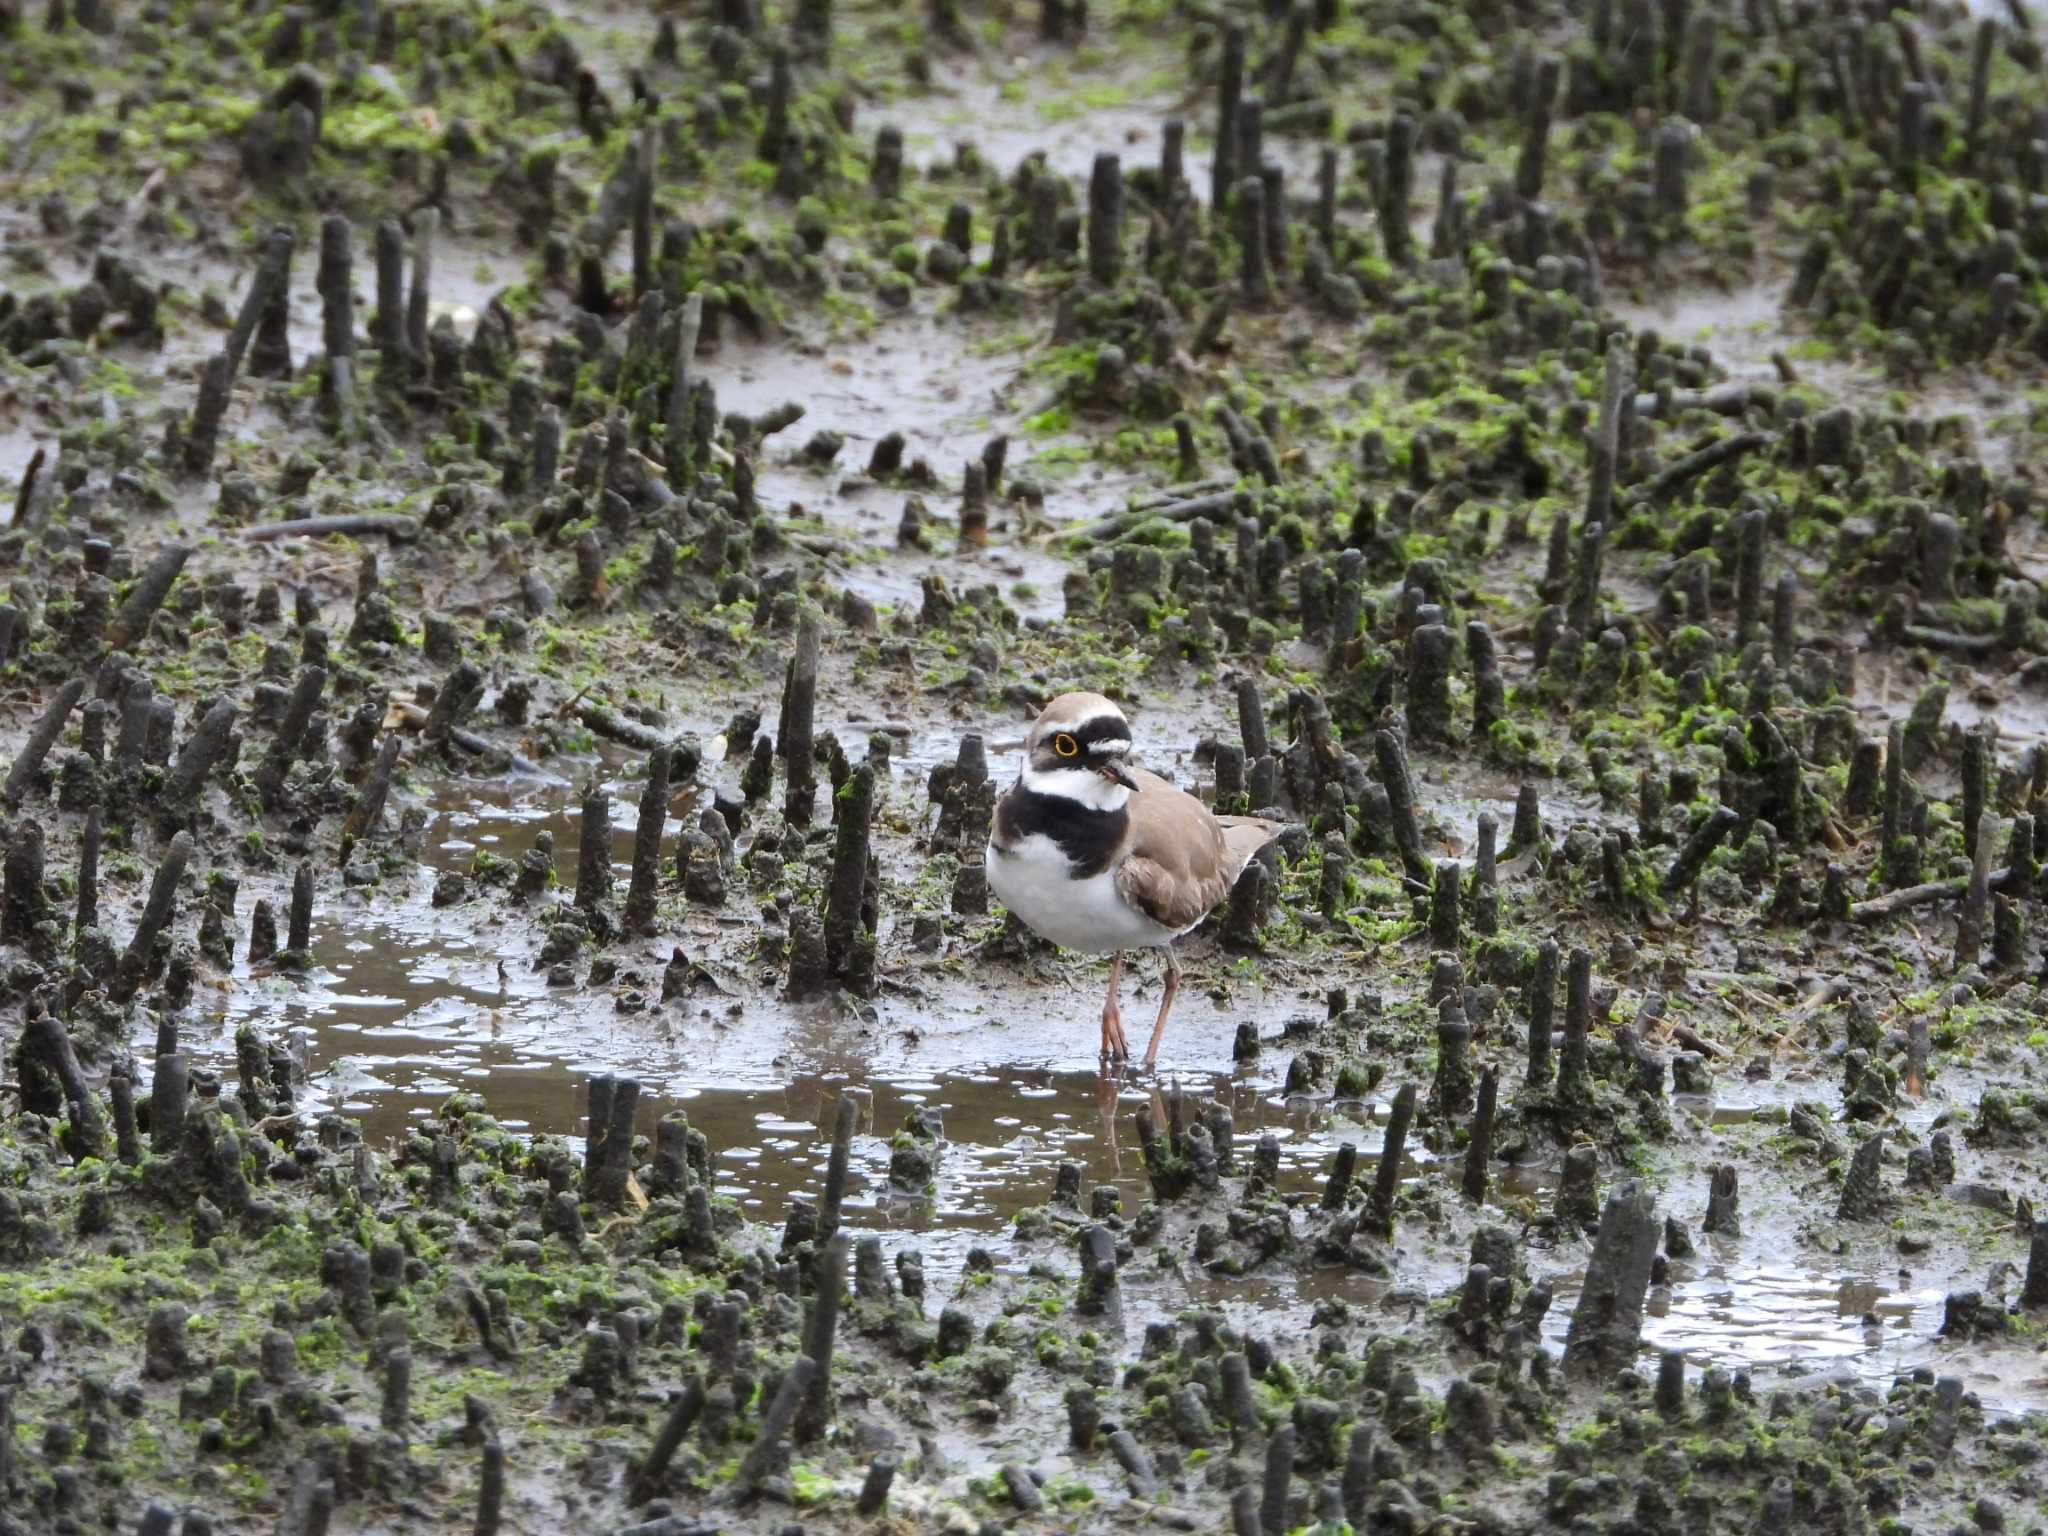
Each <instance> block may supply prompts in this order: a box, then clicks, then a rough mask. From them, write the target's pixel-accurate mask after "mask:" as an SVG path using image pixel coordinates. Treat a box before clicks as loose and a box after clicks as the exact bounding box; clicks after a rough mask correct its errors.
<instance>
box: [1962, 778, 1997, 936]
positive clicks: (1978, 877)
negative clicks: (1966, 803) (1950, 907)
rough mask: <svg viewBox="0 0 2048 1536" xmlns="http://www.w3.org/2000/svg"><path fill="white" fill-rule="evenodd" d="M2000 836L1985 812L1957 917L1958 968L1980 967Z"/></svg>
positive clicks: (1979, 824)
mask: <svg viewBox="0 0 2048 1536" xmlns="http://www.w3.org/2000/svg"><path fill="white" fill-rule="evenodd" d="M1997 832H1998V818H1997V817H1996V816H1994V815H1992V814H1991V813H1990V812H1989V811H1986V812H1985V813H1984V814H1983V816H1982V817H1981V818H1980V819H1979V821H1978V823H1977V837H1976V844H1977V846H1976V850H1975V852H1974V854H1973V855H1972V857H1971V860H1970V879H1969V884H1968V885H1967V886H1966V887H1965V889H1964V891H1963V902H1962V907H1961V909H1960V910H1959V911H1958V912H1957V914H1956V966H1957V968H1958V969H1960V968H1962V967H1964V966H1971V965H1975V964H1976V963H1977V960H1978V957H1979V956H1980V955H1981V954H1982V953H1983V949H1984V934H1985V930H1986V928H1987V927H1988V925H1989V922H1990V917H1991V854H1992V846H1993V843H1994V841H1995V840H1996V837H1997Z"/></svg>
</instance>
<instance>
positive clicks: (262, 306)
mask: <svg viewBox="0 0 2048 1536" xmlns="http://www.w3.org/2000/svg"><path fill="white" fill-rule="evenodd" d="M295 244H297V240H296V238H295V237H294V236H293V234H292V232H291V230H290V229H289V228H287V227H286V226H285V225H282V224H278V225H274V226H272V228H271V231H270V233H269V234H268V235H267V236H266V237H265V238H264V241H263V255H262V256H261V258H259V259H258V261H257V263H256V273H255V276H253V277H252V278H250V280H249V289H248V292H247V293H245V294H243V296H242V308H241V311H240V313H238V314H237V315H236V316H235V324H234V328H233V329H232V330H230V331H229V332H228V342H227V348H226V351H225V354H224V355H225V356H226V358H227V360H228V376H227V386H228V388H230V389H232V388H233V387H234V382H235V375H236V373H238V372H239V371H240V370H241V367H242V356H243V354H244V353H245V352H247V351H248V349H249V343H250V342H251V341H252V340H254V339H255V336H256V327H257V325H258V324H259V323H261V321H262V320H263V317H264V315H265V314H266V313H267V312H268V311H269V310H270V308H271V306H272V304H273V303H274V302H276V299H277V298H278V297H279V296H281V295H282V294H283V293H284V291H285V290H286V288H287V286H288V285H289V283H290V281H291V263H292V247H293V246H294V245H295ZM273 361H274V359H273ZM286 368H287V371H289V368H290V359H289V356H287V358H286ZM250 371H251V372H258V373H260V372H262V371H263V370H261V369H258V368H257V367H256V366H255V365H254V364H253V363H252V364H251V367H250Z"/></svg>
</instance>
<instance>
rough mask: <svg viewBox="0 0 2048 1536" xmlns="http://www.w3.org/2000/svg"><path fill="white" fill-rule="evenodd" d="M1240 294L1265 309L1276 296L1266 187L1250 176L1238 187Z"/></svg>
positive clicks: (1247, 302) (1245, 301) (1249, 303)
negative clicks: (1269, 257) (1269, 263)
mask: <svg viewBox="0 0 2048 1536" xmlns="http://www.w3.org/2000/svg"><path fill="white" fill-rule="evenodd" d="M1237 254H1238V261H1239V267H1238V292H1239V296H1240V297H1241V298H1242V299H1243V301H1244V303H1245V304H1247V305H1249V306H1250V307H1252V308H1254V309H1259V308H1263V307H1264V306H1265V304H1266V303H1267V301H1268V300H1270V299H1271V298H1272V296H1273V287H1272V280H1271V279H1270V278H1269V277H1268V276H1267V272H1266V265H1267V263H1266V184H1265V182H1264V181H1263V180H1262V179H1260V178H1259V177H1257V176H1247V177H1245V178H1244V179H1243V180H1242V181H1240V182H1239V183H1238V184H1237Z"/></svg>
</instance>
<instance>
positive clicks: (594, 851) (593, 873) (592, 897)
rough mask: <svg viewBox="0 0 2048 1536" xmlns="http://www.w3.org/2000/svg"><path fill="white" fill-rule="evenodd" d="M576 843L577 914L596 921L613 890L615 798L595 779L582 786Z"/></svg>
mask: <svg viewBox="0 0 2048 1536" xmlns="http://www.w3.org/2000/svg"><path fill="white" fill-rule="evenodd" d="M582 812H583V818H582V822H581V830H580V831H579V832H578V834H577V842H576V910H577V911H579V912H581V913H583V914H584V916H585V917H587V918H590V919H592V920H593V921H597V920H599V919H600V918H601V916H602V912H603V908H604V906H605V903H606V902H607V901H609V900H610V899H611V888H612V797H611V796H610V795H609V794H607V793H605V791H604V790H603V789H601V788H599V787H598V785H597V782H596V780H594V779H592V780H590V781H588V782H586V783H585V784H584V786H583V795H582Z"/></svg>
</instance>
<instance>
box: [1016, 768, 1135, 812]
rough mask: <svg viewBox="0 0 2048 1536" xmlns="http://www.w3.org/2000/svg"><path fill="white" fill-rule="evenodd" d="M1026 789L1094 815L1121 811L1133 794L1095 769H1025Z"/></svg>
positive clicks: (1024, 782) (1024, 781)
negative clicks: (1054, 797) (1085, 808)
mask: <svg viewBox="0 0 2048 1536" xmlns="http://www.w3.org/2000/svg"><path fill="white" fill-rule="evenodd" d="M1023 784H1024V787H1025V788H1026V789H1028V790H1032V791H1034V792H1035V793H1037V794H1041V795H1057V796H1059V798H1060V799H1062V800H1072V801H1074V802H1075V803H1076V804H1077V805H1085V806H1086V807H1087V808H1088V809H1089V810H1091V811H1120V810H1122V809H1123V808H1124V805H1125V803H1126V802H1127V801H1129V799H1130V798H1131V792H1130V791H1129V790H1128V789H1125V788H1124V787H1123V785H1121V784H1118V783H1116V782H1115V781H1114V780H1111V779H1105V778H1104V777H1103V776H1102V775H1101V774H1099V773H1097V772H1096V771H1095V770H1094V769H1092V768H1052V769H1043V770H1041V769H1037V768H1033V767H1032V766H1031V765H1030V764H1029V763H1028V762H1027V763H1026V764H1025V765H1024V778H1023Z"/></svg>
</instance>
